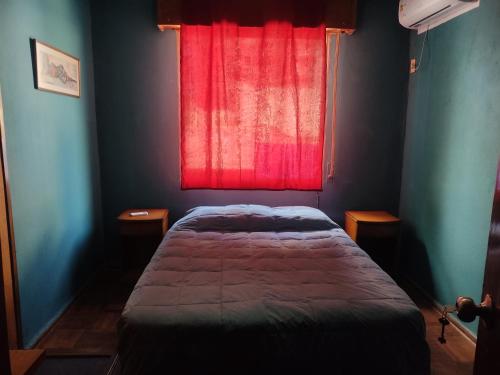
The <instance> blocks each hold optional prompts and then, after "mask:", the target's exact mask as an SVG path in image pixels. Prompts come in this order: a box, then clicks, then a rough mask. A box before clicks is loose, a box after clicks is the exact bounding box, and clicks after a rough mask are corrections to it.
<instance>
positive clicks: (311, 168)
mask: <svg viewBox="0 0 500 375" xmlns="http://www.w3.org/2000/svg"><path fill="white" fill-rule="evenodd" d="M312 2H313V3H314V1H312ZM277 3H279V4H282V5H280V6H283V4H285V3H286V1H285V2H283V1H282V2H276V1H272V0H270V1H269V4H270V6H276V4H277ZM287 9H288V11H290V9H293V7H291V8H290V7H288V8H287ZM309 9H310V11H312V10H314V9H315V7H314V6H312V7H311V8H309ZM211 12H212V15H214V14H215V15H217V17H214V18H213V19H214V21H212V22H211V24H208V25H207V24H186V23H183V24H182V25H181V36H180V56H181V66H180V83H181V187H182V188H183V189H190V188H211V189H272V190H283V189H296V190H320V189H321V188H322V165H323V163H322V160H323V143H324V142H323V137H324V121H325V106H326V98H325V96H326V87H325V85H326V43H325V25H324V23H321V22H320V23H318V22H315V24H314V25H311V24H310V23H311V22H309V23H307V24H306V25H305V26H304V22H301V24H298V25H297V24H296V23H295V22H294V19H296V17H295V16H294V15H293V14H292V15H290V16H289V20H284V19H273V18H269V19H268V18H265V17H264V18H260V20H262V22H261V23H259V24H258V25H257V26H253V25H248V24H247V23H245V24H244V25H242V24H240V23H238V21H237V17H234V16H231V17H229V16H228V17H224V15H223V14H222V15H221V14H220V13H224V7H213V8H212V10H211ZM263 12H264V13H263V14H264V16H265V7H264V10H263ZM315 12H316V14H312V16H311V17H310V19H318V14H320V12H321V10H320V7H317V8H316V10H315ZM271 13H273V14H276V13H277V12H276V9H275V8H273V12H271ZM292 13H293V12H292ZM280 14H282V13H280ZM301 17H302V18H303V14H301ZM235 19H236V20H235Z"/></svg>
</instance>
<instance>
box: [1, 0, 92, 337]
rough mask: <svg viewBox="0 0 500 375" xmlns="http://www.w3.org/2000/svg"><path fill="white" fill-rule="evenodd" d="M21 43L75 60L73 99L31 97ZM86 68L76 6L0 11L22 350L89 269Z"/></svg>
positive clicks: (81, 4) (82, 14) (83, 15)
mask: <svg viewBox="0 0 500 375" xmlns="http://www.w3.org/2000/svg"><path fill="white" fill-rule="evenodd" d="M30 38H37V39H40V40H42V41H45V42H47V43H49V44H52V45H54V46H56V47H58V48H60V49H62V50H63V51H66V52H68V53H70V54H72V55H74V56H77V57H79V58H80V59H81V69H82V74H81V82H82V87H81V93H82V94H81V98H80V99H75V98H72V97H69V96H62V95H57V94H52V93H47V92H43V91H39V90H35V89H34V88H33V87H34V86H33V85H34V83H33V73H32V60H31V55H30ZM92 67H93V64H92V43H91V32H90V10H89V6H88V4H87V2H86V1H81V0H43V1H41V0H1V1H0V85H1V86H2V93H3V99H4V110H5V122H6V137H7V156H8V162H9V173H10V187H11V191H12V206H13V215H14V228H15V240H16V247H17V265H18V273H19V291H20V302H21V316H22V329H23V339H24V344H25V346H30V345H32V344H33V343H34V342H35V341H36V339H37V338H38V337H39V335H40V334H41V333H42V332H43V331H44V330H45V329H46V328H47V327H48V326H49V325H50V323H51V322H52V321H53V319H55V318H56V317H57V316H58V315H59V314H60V312H61V311H62V310H63V309H64V308H65V307H66V306H67V304H68V303H69V302H70V301H71V300H72V298H73V297H74V296H75V293H76V292H77V291H78V289H79V288H80V287H81V286H82V285H83V283H84V282H85V281H86V280H87V279H88V277H89V276H90V274H91V272H93V270H94V269H95V264H96V259H97V246H95V240H96V238H98V237H99V229H98V228H99V225H100V223H99V222H100V215H101V214H100V201H99V180H98V178H99V173H98V172H99V171H98V163H97V159H98V158H97V142H96V120H95V110H94V103H95V100H94V86H93V73H92Z"/></svg>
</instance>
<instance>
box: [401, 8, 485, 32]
mask: <svg viewBox="0 0 500 375" xmlns="http://www.w3.org/2000/svg"><path fill="white" fill-rule="evenodd" d="M479 1H480V0H400V2H399V23H400V24H401V25H403V26H404V27H406V28H408V29H414V30H418V33H419V34H420V33H423V32H425V31H427V30H429V29H432V28H434V27H436V26H438V25H441V24H442V23H444V22H446V21H449V20H451V19H452V18H455V17H457V16H459V15H461V14H463V13H465V12H468V11H469V10H472V9H474V8H477V7H478V6H479Z"/></svg>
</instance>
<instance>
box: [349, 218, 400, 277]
mask: <svg viewBox="0 0 500 375" xmlns="http://www.w3.org/2000/svg"><path fill="white" fill-rule="evenodd" d="M399 225H400V220H399V218H397V217H395V216H393V215H391V214H389V213H388V212H385V211H346V212H345V231H346V232H347V234H348V235H349V236H350V237H351V238H352V239H353V240H354V241H355V242H356V243H357V244H358V245H359V247H361V248H362V249H363V250H365V251H366V252H367V253H368V254H369V255H370V256H371V257H372V259H373V260H374V261H375V262H376V263H377V264H378V265H379V266H380V267H382V268H383V269H384V270H385V271H387V272H389V273H392V274H394V273H395V271H396V263H397V255H398V245H399Z"/></svg>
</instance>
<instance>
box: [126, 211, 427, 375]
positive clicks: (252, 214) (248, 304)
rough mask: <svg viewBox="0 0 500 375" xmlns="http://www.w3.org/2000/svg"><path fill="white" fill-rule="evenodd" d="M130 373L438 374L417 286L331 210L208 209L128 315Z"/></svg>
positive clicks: (143, 284) (181, 231)
mask: <svg viewBox="0 0 500 375" xmlns="http://www.w3.org/2000/svg"><path fill="white" fill-rule="evenodd" d="M118 329H119V358H120V362H121V368H122V370H121V371H122V374H125V375H129V374H134V375H138V374H267V373H269V374H270V373H273V374H281V373H286V374H290V373H304V372H308V373H321V374H365V373H371V374H398V375H404V374H429V373H430V370H429V350H428V346H427V344H426V341H425V324H424V320H423V317H422V315H421V313H420V311H419V309H418V308H417V307H416V306H415V304H414V303H413V302H412V301H411V300H410V298H409V297H408V296H407V295H406V293H405V292H404V291H403V290H401V289H400V288H399V287H398V286H397V285H396V283H395V282H394V281H393V280H392V279H391V278H390V277H389V276H388V275H387V274H386V273H385V272H384V271H382V270H381V269H380V268H379V267H378V266H377V265H376V264H375V263H374V262H373V261H372V260H371V259H370V257H369V256H368V255H367V254H366V253H365V252H364V251H363V250H361V249H360V248H359V247H358V246H357V245H356V244H355V243H354V242H353V241H352V240H351V239H350V238H349V237H348V236H347V234H346V233H345V232H344V231H343V230H342V229H341V228H340V227H339V226H338V225H336V224H335V223H334V222H332V221H331V220H330V219H329V218H328V217H327V216H326V215H324V214H323V213H322V212H321V211H319V210H315V209H312V208H307V207H281V208H270V207H265V206H251V205H236V206H225V207H200V208H197V209H194V210H192V211H191V212H189V213H188V215H187V216H185V217H184V218H183V219H181V220H179V221H178V222H177V223H176V224H175V225H174V226H173V227H172V228H171V230H170V231H169V232H168V233H167V235H166V236H165V238H164V240H163V241H162V243H161V245H160V246H159V248H158V250H157V251H156V253H155V255H154V256H153V258H152V260H151V262H150V263H149V265H148V266H147V267H146V269H145V271H144V273H143V275H142V276H141V278H140V279H139V281H138V283H137V285H136V286H135V288H134V290H133V292H132V294H131V296H130V298H129V300H128V302H127V304H126V306H125V309H124V311H123V313H122V317H121V320H120V322H119V325H118Z"/></svg>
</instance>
